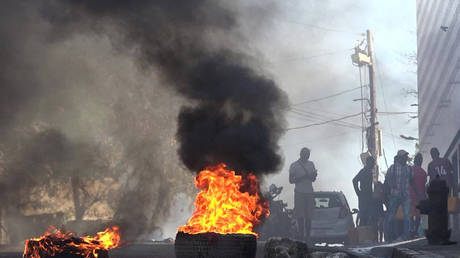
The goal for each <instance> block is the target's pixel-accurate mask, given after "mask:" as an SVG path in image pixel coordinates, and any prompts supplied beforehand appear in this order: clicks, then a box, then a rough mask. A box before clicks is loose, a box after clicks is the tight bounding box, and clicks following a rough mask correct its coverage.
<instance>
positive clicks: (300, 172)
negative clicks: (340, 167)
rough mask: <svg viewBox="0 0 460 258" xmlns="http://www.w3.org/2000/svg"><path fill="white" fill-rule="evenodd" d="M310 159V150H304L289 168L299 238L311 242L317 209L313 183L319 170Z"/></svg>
mask: <svg viewBox="0 0 460 258" xmlns="http://www.w3.org/2000/svg"><path fill="white" fill-rule="evenodd" d="M309 159H310V149H308V148H302V150H300V158H299V159H298V160H297V161H295V162H293V163H292V164H291V166H290V168H289V183H291V184H295V188H294V217H295V218H296V219H297V222H298V225H299V238H300V240H302V241H306V242H309V241H310V228H311V218H312V216H313V210H314V207H315V204H314V200H313V182H314V181H315V180H316V177H317V175H318V174H317V170H316V168H315V165H314V164H313V162H312V161H310V160H309Z"/></svg>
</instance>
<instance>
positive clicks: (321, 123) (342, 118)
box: [286, 112, 361, 131]
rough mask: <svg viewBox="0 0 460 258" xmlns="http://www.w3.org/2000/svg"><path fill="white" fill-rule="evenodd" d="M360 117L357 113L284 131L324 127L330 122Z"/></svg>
mask: <svg viewBox="0 0 460 258" xmlns="http://www.w3.org/2000/svg"><path fill="white" fill-rule="evenodd" d="M360 115H361V112H359V113H357V114H352V115H348V116H344V117H340V118H336V119H333V120H328V121H323V122H319V123H314V124H308V125H303V126H297V127H291V128H287V129H286V130H288V131H289V130H295V129H302V128H307V127H312V126H316V125H324V124H328V123H332V122H337V121H341V120H344V119H347V118H350V117H355V116H360Z"/></svg>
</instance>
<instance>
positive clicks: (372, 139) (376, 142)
mask: <svg viewBox="0 0 460 258" xmlns="http://www.w3.org/2000/svg"><path fill="white" fill-rule="evenodd" d="M362 43H364V40H363V41H362V42H361V43H360V44H359V45H358V46H356V47H355V53H354V54H353V55H352V56H351V59H352V63H353V64H354V65H355V66H358V67H360V68H361V67H362V66H367V67H368V70H369V91H370V93H369V99H361V101H363V100H367V101H368V102H369V106H370V121H369V122H370V126H369V127H367V128H366V139H367V149H368V152H369V153H370V154H371V155H372V157H374V158H375V170H374V172H373V181H374V182H377V181H378V180H379V157H380V155H381V153H380V148H381V138H382V137H381V135H380V131H379V130H378V122H377V104H376V103H377V101H376V87H375V60H374V38H373V36H372V32H371V30H367V37H366V43H367V44H366V45H367V51H366V50H365V49H361V48H360V45H361V44H362ZM362 111H363V112H366V111H365V110H362Z"/></svg>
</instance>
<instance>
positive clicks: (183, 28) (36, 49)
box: [0, 0, 287, 240]
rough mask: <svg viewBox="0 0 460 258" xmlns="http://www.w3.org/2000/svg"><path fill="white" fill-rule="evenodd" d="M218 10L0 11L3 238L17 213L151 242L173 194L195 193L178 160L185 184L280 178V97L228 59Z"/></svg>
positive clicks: (129, 5) (229, 29)
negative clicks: (228, 172)
mask: <svg viewBox="0 0 460 258" xmlns="http://www.w3.org/2000/svg"><path fill="white" fill-rule="evenodd" d="M224 4H225V3H224V2H218V1H207V0H199V1H186V0H183V1H166V0H161V1H107V0H101V1H89V0H88V1H72V0H64V1H21V2H19V1H13V0H11V1H3V2H2V8H0V36H1V37H2V39H4V40H1V41H0V176H1V177H0V179H1V182H0V183H1V184H3V185H5V186H9V187H7V188H6V187H5V188H2V189H3V191H0V200H1V201H2V202H3V203H4V204H5V206H6V207H7V208H6V214H5V216H6V219H8V218H15V220H14V221H15V222H14V223H13V222H12V223H9V226H11V228H10V229H11V231H18V232H19V231H21V230H19V229H17V228H16V226H18V225H19V226H21V225H23V226H22V227H23V229H27V228H30V227H29V226H27V224H26V221H27V218H25V217H24V214H25V213H27V214H36V213H47V212H48V213H53V212H56V211H59V212H64V213H65V214H66V218H67V220H69V219H70V220H72V219H77V220H79V219H94V218H114V219H115V220H116V221H117V223H120V224H121V225H122V228H123V229H124V230H125V232H123V233H124V239H128V240H129V239H134V238H136V237H139V236H142V235H146V237H149V235H148V234H151V233H152V232H153V231H155V230H157V229H158V226H159V222H160V221H161V220H162V219H163V218H165V217H166V216H167V215H168V212H169V208H170V206H171V200H172V199H173V197H174V195H175V194H177V193H179V192H186V193H191V192H192V191H193V185H192V182H193V180H192V175H190V174H187V173H185V172H186V170H185V169H184V168H183V166H182V164H181V162H180V161H179V160H178V159H181V160H182V163H183V164H185V166H186V167H187V168H188V169H189V170H192V171H194V172H197V171H199V170H200V169H202V168H204V167H205V166H208V165H215V164H216V163H219V162H225V163H227V164H228V165H229V166H230V167H231V168H233V169H236V170H238V171H252V172H256V173H259V174H260V173H269V172H274V171H276V170H277V169H278V168H279V166H280V164H281V162H282V159H281V156H280V154H279V150H278V143H277V142H278V139H279V137H280V136H281V134H282V133H283V129H284V119H283V112H284V110H285V109H286V107H287V99H286V96H285V94H284V93H283V92H282V91H281V90H280V89H278V88H277V86H276V84H275V83H274V82H273V81H272V80H271V79H270V78H268V77H266V76H264V75H263V72H262V71H261V69H260V68H259V67H260V66H258V65H254V64H255V61H254V60H253V59H252V57H251V56H249V55H247V54H244V53H243V51H240V50H239V48H240V47H241V48H244V45H245V44H244V42H245V39H244V37H242V35H241V34H238V32H237V28H238V26H239V22H238V18H237V16H236V13H234V12H233V11H232V9H231V8H229V7H226V6H225V5H224ZM257 19H259V17H258V18H257ZM183 103H187V104H186V105H183ZM181 106H182V107H181ZM176 128H177V131H176V130H175V129H176ZM176 149H177V153H176ZM52 196H53V197H52ZM190 196H193V195H190ZM45 200H46V201H45ZM13 224H14V225H13ZM44 229H45V228H37V232H34V233H33V234H29V235H27V234H25V235H21V234H19V233H18V234H17V239H18V240H20V238H21V237H25V236H28V237H31V236H33V235H36V234H38V233H40V232H41V231H42V230H44Z"/></svg>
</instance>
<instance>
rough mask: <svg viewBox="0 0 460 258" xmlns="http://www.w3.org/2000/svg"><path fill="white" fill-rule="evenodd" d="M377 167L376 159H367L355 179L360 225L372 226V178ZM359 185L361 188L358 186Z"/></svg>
mask: <svg viewBox="0 0 460 258" xmlns="http://www.w3.org/2000/svg"><path fill="white" fill-rule="evenodd" d="M374 167H375V159H374V158H373V157H372V156H369V157H367V158H366V164H365V165H364V167H363V168H362V169H361V170H360V171H359V172H358V174H357V175H356V176H355V177H354V178H353V187H354V189H355V193H356V195H357V196H358V206H359V225H360V226H366V225H370V222H371V221H370V218H371V213H372V203H373V200H372V178H373V170H374ZM358 184H359V186H358Z"/></svg>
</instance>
